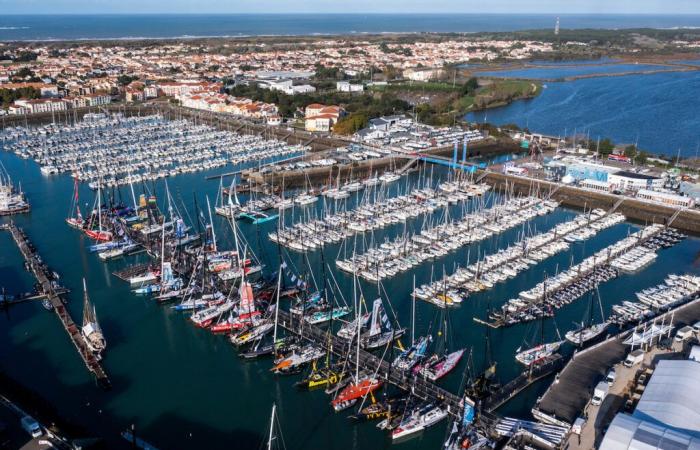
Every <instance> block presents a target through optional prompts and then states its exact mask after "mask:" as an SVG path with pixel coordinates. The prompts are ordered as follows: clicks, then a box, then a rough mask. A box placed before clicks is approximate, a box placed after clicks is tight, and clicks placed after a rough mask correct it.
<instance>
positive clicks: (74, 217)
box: [66, 178, 85, 230]
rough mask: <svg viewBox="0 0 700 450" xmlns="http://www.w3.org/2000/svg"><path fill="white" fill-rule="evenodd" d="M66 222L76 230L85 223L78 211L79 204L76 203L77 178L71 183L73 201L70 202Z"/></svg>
mask: <svg viewBox="0 0 700 450" xmlns="http://www.w3.org/2000/svg"><path fill="white" fill-rule="evenodd" d="M66 223H67V224H68V225H69V226H71V227H73V228H77V229H78V230H82V229H83V225H84V224H85V219H83V215H82V214H81V213H80V204H79V203H78V179H77V178H76V179H75V182H74V185H73V201H72V202H71V208H70V217H67V218H66Z"/></svg>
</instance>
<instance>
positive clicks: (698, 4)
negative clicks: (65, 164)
mask: <svg viewBox="0 0 700 450" xmlns="http://www.w3.org/2000/svg"><path fill="white" fill-rule="evenodd" d="M0 11H2V14H120V13H142V14H146V13H312V12H317V13H474V14H478V13H535V14H545V13H547V14H700V0H486V1H484V0H429V1H426V0H381V1H377V0H350V1H338V0H0Z"/></svg>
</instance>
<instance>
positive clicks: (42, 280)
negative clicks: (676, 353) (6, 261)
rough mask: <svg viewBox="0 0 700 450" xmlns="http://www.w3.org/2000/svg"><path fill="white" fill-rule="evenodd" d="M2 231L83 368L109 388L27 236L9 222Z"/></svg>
mask: <svg viewBox="0 0 700 450" xmlns="http://www.w3.org/2000/svg"><path fill="white" fill-rule="evenodd" d="M3 229H5V230H8V231H9V232H10V233H11V234H12V238H13V239H14V241H15V243H16V244H17V247H18V248H19V251H20V252H21V253H22V256H23V257H24V260H25V261H26V263H27V265H28V267H29V269H30V270H31V272H32V273H33V274H34V277H35V278H36V279H37V281H38V282H39V285H40V286H41V287H40V289H41V291H42V293H43V294H44V295H45V297H46V299H48V300H49V302H51V306H53V310H54V311H55V312H56V315H57V316H58V318H59V319H60V320H61V324H62V325H63V328H64V329H65V330H66V332H67V333H68V336H69V337H70V339H71V342H73V345H75V348H76V349H77V350H78V353H79V354H80V357H81V358H82V359H83V362H84V363H85V366H86V367H87V368H88V370H90V372H92V373H93V374H94V375H95V378H96V379H97V382H98V384H99V385H100V387H102V388H104V389H109V388H110V387H111V383H110V381H109V377H107V373H106V372H105V371H104V369H103V368H102V365H101V364H100V361H99V359H98V358H97V357H96V356H95V355H94V354H93V353H92V352H91V351H90V349H89V348H88V346H87V343H86V342H85V339H84V338H83V335H82V334H81V333H80V329H79V328H78V326H77V325H76V324H75V322H73V319H72V318H71V316H70V314H69V313H68V310H67V309H66V306H65V305H64V304H63V300H62V299H61V297H60V295H59V294H58V292H57V290H56V288H55V287H54V285H53V283H52V282H51V276H50V275H51V273H50V272H49V269H48V267H46V265H45V264H44V263H43V262H42V261H41V258H40V257H39V255H38V254H37V253H36V251H35V250H34V246H33V245H32V244H31V243H30V242H29V239H27V236H26V235H25V234H24V232H23V231H22V230H21V229H20V228H19V227H17V226H16V225H15V224H14V223H12V222H11V223H9V224H7V226H6V227H4V228H3Z"/></svg>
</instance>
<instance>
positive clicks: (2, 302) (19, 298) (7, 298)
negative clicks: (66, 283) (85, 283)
mask: <svg viewBox="0 0 700 450" xmlns="http://www.w3.org/2000/svg"><path fill="white" fill-rule="evenodd" d="M54 292H55V293H56V295H65V294H67V293H69V292H70V290H69V289H67V288H64V287H62V286H60V287H56V288H54ZM46 298H47V295H46V293H44V292H36V291H35V292H25V293H22V294H17V295H12V294H9V295H8V294H0V306H9V305H16V304H17V303H23V302H26V301H30V300H44V299H46Z"/></svg>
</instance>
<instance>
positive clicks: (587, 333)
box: [564, 286, 608, 347]
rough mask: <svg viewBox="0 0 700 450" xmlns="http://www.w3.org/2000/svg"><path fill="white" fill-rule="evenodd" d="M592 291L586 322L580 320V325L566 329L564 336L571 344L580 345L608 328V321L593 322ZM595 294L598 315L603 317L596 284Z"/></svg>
mask: <svg viewBox="0 0 700 450" xmlns="http://www.w3.org/2000/svg"><path fill="white" fill-rule="evenodd" d="M593 295H594V294H593V293H591V295H590V299H591V300H590V302H589V304H588V312H589V316H588V322H587V323H583V322H581V324H580V327H579V328H577V329H575V330H571V331H568V332H567V333H566V334H565V335H564V338H565V339H566V340H567V341H569V342H571V343H572V344H574V345H576V346H578V347H580V346H582V345H584V344H586V343H587V342H590V341H592V340H594V339H596V338H597V337H598V336H600V335H602V334H603V333H605V332H606V331H607V329H608V322H607V321H604V322H602V323H593ZM595 295H596V297H598V306H599V307H600V316H601V317H603V318H604V317H605V316H604V315H603V305H602V302H601V299H600V291H599V290H598V287H597V286H596V289H595Z"/></svg>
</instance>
